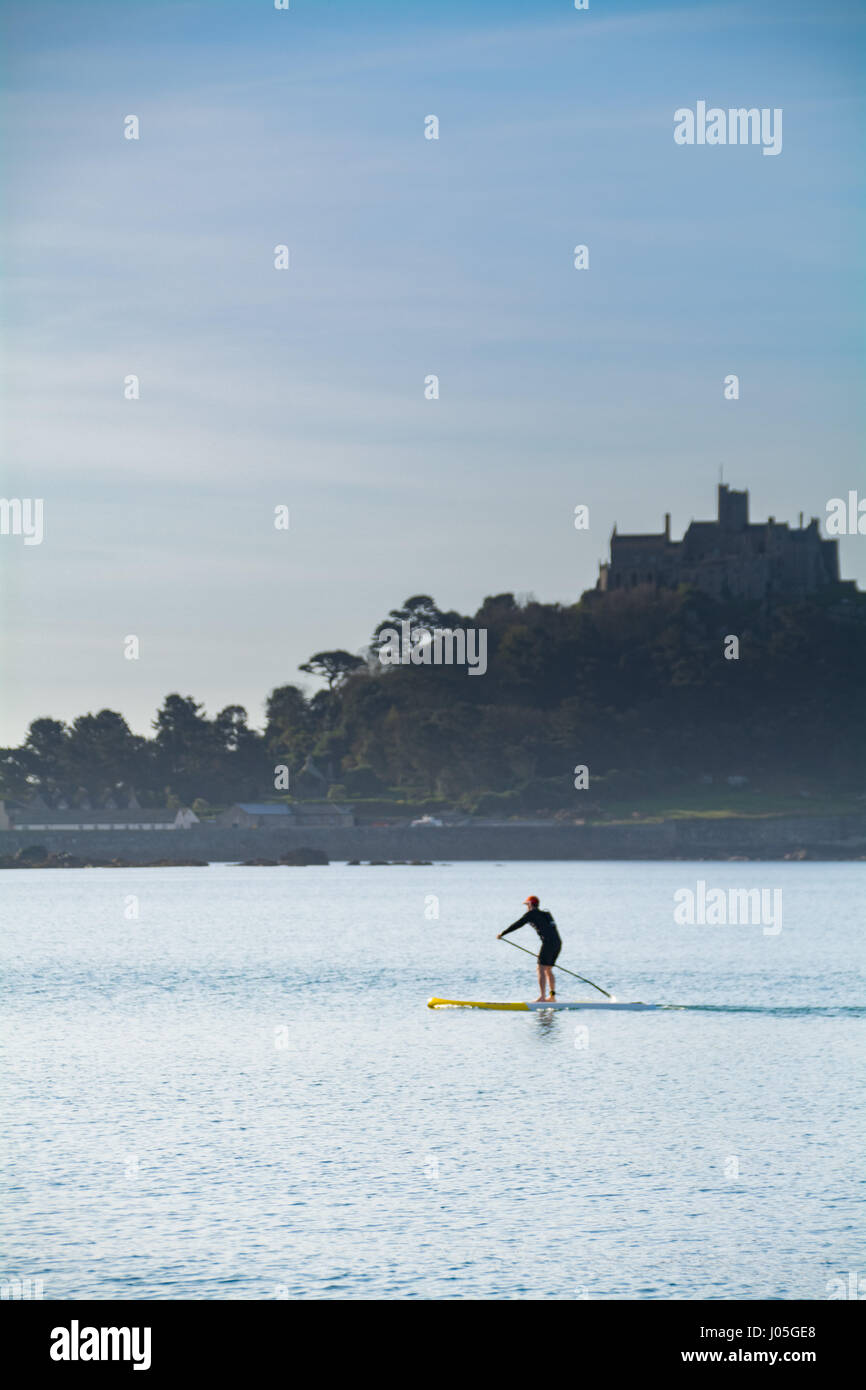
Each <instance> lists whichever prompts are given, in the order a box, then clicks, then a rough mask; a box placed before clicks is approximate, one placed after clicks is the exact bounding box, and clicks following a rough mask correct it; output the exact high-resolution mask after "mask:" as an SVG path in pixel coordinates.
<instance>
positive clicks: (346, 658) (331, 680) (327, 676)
mask: <svg viewBox="0 0 866 1390" xmlns="http://www.w3.org/2000/svg"><path fill="white" fill-rule="evenodd" d="M363 665H364V660H363V657H360V656H353V655H352V653H351V652H344V651H335V652H316V653H315V655H314V656H311V657H310V659H309V661H305V662H304V664H303V665H302V666H299V667H298V670H299V671H306V673H307V674H308V675H310V676H320V677H322V679H324V680H326V681H327V682H328V689H329V690H335V689H337V688H338V687H339V686H341V685H342V684H343V682H344V681H345V680H346V677H347V676H350V675H351V674H352V672H353V671H357V670H358V669H359V667H361V666H363Z"/></svg>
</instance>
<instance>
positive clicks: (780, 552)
mask: <svg viewBox="0 0 866 1390" xmlns="http://www.w3.org/2000/svg"><path fill="white" fill-rule="evenodd" d="M838 581H839V553H838V545H837V542H836V541H835V540H823V539H822V537H821V535H820V533H819V531H818V518H817V517H812V519H811V521H810V522H809V524H808V526H804V525H803V513H802V512H801V513H800V525H799V527H794V528H792V527H789V526H788V523H787V522H786V521H782V522H778V521H776V519H775V517H772V516H771V517H768V519H767V520H766V521H758V522H750V521H749V494H748V492H732V491H731V489H730V488H729V487H728V485H727V484H726V483H720V484H719V491H718V516H717V519H716V520H715V521H692V522H691V523H690V524H689V527H688V529H687V531H686V533H685V535H684V536H683V538H682V540H681V541H673V540H671V518H670V513H669V512H668V513H666V514H665V529H664V531H663V532H662V533H661V534H660V535H637V536H621V535H620V534H619V533H618V532H617V529H616V526H614V528H613V533H612V535H611V538H610V561H609V562H608V563H607V564H602V565H600V566H599V575H598V582H597V584H596V588H597V589H601V590H604V591H609V590H612V589H632V588H635V587H637V585H639V584H656V585H659V586H661V587H662V588H665V589H675V588H677V587H678V586H679V585H680V584H690V585H692V586H693V587H694V588H696V589H700V590H701V591H702V592H703V593H706V594H711V595H712V596H713V597H714V598H718V599H721V598H729V597H736V598H744V599H770V598H773V597H775V596H782V595H784V596H785V597H786V598H803V597H805V596H806V595H807V594H813V593H815V592H816V591H817V590H818V589H822V588H823V587H824V586H825V585H827V584H835V583H838Z"/></svg>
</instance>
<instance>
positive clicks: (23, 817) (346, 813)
mask: <svg viewBox="0 0 866 1390" xmlns="http://www.w3.org/2000/svg"><path fill="white" fill-rule="evenodd" d="M199 824H202V822H201V820H200V818H199V817H198V816H197V815H196V813H195V811H192V810H190V808H189V807H188V806H182V807H181V808H180V809H179V810H176V811H166V810H161V809H156V810H154V809H152V808H149V807H135V808H130V809H128V810H124V811H119V810H116V809H114V808H110V809H109V808H107V807H98V808H96V809H95V810H93V809H90V808H86V809H85V808H82V807H79V808H78V809H76V810H71V811H70V810H63V811H55V810H52V809H51V807H49V806H45V805H44V804H38V803H33V802H30V803H27V804H24V803H20V802H19V803H14V802H10V803H7V802H3V801H0V830H27V831H31V830H32V831H38V830H46V831H47V830H189V829H190V828H191V827H192V826H193V825H199ZM204 824H206V825H221V826H228V827H230V828H234V829H243V830H257V829H259V828H261V827H263V826H275V827H277V828H278V829H279V828H280V827H281V826H282V827H285V828H286V829H290V828H291V827H292V826H298V827H307V826H346V825H354V824H355V817H354V815H353V814H352V812H351V811H350V810H349V808H348V807H347V806H338V805H337V804H336V803H330V802H329V803H327V804H319V805H315V806H312V805H307V806H286V805H283V804H278V803H272V802H266V801H263V802H254V801H239V802H237V803H236V804H235V805H234V806H229V808H228V809H227V810H225V811H221V812H220V813H219V814H218V815H216V816H213V817H209V818H208V819H207V821H205V822H204Z"/></svg>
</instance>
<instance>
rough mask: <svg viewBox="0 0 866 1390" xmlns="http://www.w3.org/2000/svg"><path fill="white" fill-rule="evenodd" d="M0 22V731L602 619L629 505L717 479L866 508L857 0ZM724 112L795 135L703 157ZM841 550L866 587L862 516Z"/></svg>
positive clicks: (710, 503) (786, 501) (36, 17)
mask: <svg viewBox="0 0 866 1390" xmlns="http://www.w3.org/2000/svg"><path fill="white" fill-rule="evenodd" d="M3 28H4V34H3V50H4V57H3V59H2V69H3V70H2V79H3V81H2V87H3V105H2V124H3V127H4V130H5V138H4V141H3V149H4V152H3V156H2V161H3V181H4V186H5V196H4V200H3V205H2V214H0V216H2V220H0V237H2V242H3V253H4V254H3V263H4V265H5V275H4V280H3V286H2V295H3V321H4V324H5V328H4V330H3V342H2V352H3V388H2V460H3V464H2V478H0V492H2V495H3V496H5V497H7V498H42V499H43V505H44V538H43V540H42V543H41V544H40V545H25V544H24V543H23V538H22V537H21V536H13V535H3V536H0V562H2V598H0V616H2V624H3V638H2V659H3V669H4V677H3V696H2V704H0V742H2V743H5V744H16V743H18V742H19V741H20V740H21V739H22V738H23V737H24V735H25V733H26V729H27V726H28V724H29V722H30V721H31V720H33V719H35V718H37V717H41V716H46V715H50V716H53V717H55V718H60V719H67V720H71V719H72V718H74V717H75V716H76V715H77V714H82V713H86V712H88V711H96V710H98V709H101V708H106V707H107V708H110V709H115V710H118V711H119V712H121V713H122V714H124V715H125V716H126V718H127V719H128V721H129V723H130V724H131V726H132V727H133V728H134V729H135V730H136V731H137V732H140V733H148V732H149V731H150V724H151V720H152V718H153V716H154V713H155V711H156V709H157V707H158V705H159V704H160V703H161V701H162V699H163V697H164V696H165V695H166V694H167V693H168V692H170V691H178V692H179V693H181V694H184V695H194V696H195V697H196V698H197V699H199V700H202V701H203V702H204V703H205V704H206V707H207V710H208V712H209V713H210V714H211V715H213V714H215V713H216V712H217V711H218V710H219V709H220V708H222V707H223V706H225V705H227V704H242V705H244V706H245V707H246V708H247V710H248V713H249V717H250V721H251V723H253V724H255V725H257V726H259V725H260V724H261V720H262V713H263V704H264V700H265V698H266V696H267V694H268V692H269V691H270V690H271V689H272V688H274V687H275V686H277V685H283V684H286V683H298V684H300V685H302V686H303V687H304V688H306V689H308V690H310V691H312V690H314V689H315V688H316V683H315V682H312V681H310V680H309V678H306V677H304V676H302V675H300V674H299V672H298V669H297V668H298V665H299V663H301V662H303V661H305V660H307V658H308V657H309V656H310V654H311V653H313V652H315V651H319V650H322V649H329V648H334V647H344V648H347V649H348V650H350V651H356V650H358V649H360V648H361V647H362V646H363V645H364V644H365V643H366V642H367V641H368V640H369V637H370V635H371V633H372V631H373V629H374V628H375V626H376V625H377V624H378V623H379V622H380V621H381V620H382V619H383V618H384V617H385V616H386V614H387V613H388V612H389V610H390V609H392V608H393V607H395V606H398V605H400V604H401V603H402V602H403V600H404V599H405V598H407V597H408V596H409V595H412V594H417V593H426V594H431V595H433V597H434V598H435V599H436V601H437V602H438V603H439V605H440V606H441V607H442V608H444V609H456V610H458V611H460V612H465V613H472V612H474V611H475V609H476V608H477V607H478V606H479V604H480V603H481V602H482V600H483V599H484V597H485V595H488V594H495V593H500V592H503V591H511V592H513V593H515V594H518V595H526V594H533V595H535V596H536V597H537V598H539V599H541V600H544V601H559V602H564V603H571V602H574V601H576V600H577V598H578V597H579V596H580V594H581V592H582V591H584V590H585V589H587V588H589V587H591V586H592V585H593V584H594V583H595V579H596V576H597V572H598V564H599V562H600V561H602V560H603V559H605V558H606V556H607V547H608V540H609V535H610V531H611V529H612V527H613V525H614V523H616V524H617V526H618V527H619V529H620V530H621V531H660V530H661V529H662V526H663V518H664V513H665V512H668V511H669V512H670V513H671V524H672V532H673V534H674V536H675V537H677V536H679V535H681V534H682V531H683V530H684V529H685V527H686V526H687V525H688V523H689V521H690V520H691V519H692V518H697V519H712V518H713V517H714V515H715V496H716V485H717V483H718V480H719V477H720V469H723V470H724V480H725V481H726V482H727V483H729V484H730V485H731V486H733V487H737V488H742V487H747V488H748V489H749V491H750V494H751V518H752V520H760V519H764V518H765V517H767V516H768V515H773V516H775V517H776V519H777V520H779V521H784V520H787V521H790V522H792V523H796V521H797V518H798V515H799V513H800V512H804V513H805V515H806V518H807V519H808V518H809V517H811V516H817V517H819V518H821V519H822V521H823V519H824V517H825V514H826V506H827V502H828V500H829V499H830V498H831V497H835V496H844V495H846V494H847V493H848V491H849V490H851V489H857V488H858V487H859V493H860V496H863V495H864V493H866V471H864V469H863V465H862V443H863V419H862V413H858V405H857V398H858V385H860V384H861V383H862V366H863V343H862V329H861V312H862V280H861V278H860V277H861V275H862V271H861V260H862V255H861V249H860V248H861V243H862V217H861V215H860V209H859V201H858V197H857V194H858V190H859V188H860V186H861V184H860V181H859V180H860V174H861V170H862V129H863V125H862V110H860V109H858V104H857V91H858V87H860V86H862V72H861V71H859V70H858V56H857V55H858V52H860V53H862V29H863V11H862V9H861V7H859V6H858V5H856V4H854V3H849V2H848V0H846V3H838V2H837V0H826V3H822V4H821V5H814V4H811V3H808V4H806V3H800V0H793V2H788V3H777V0H749V3H742V4H740V3H721V2H720V0H700V2H699V3H689V4H678V3H658V4H654V3H642V2H641V0H633V2H632V3H615V0H590V7H589V9H588V10H582V11H577V10H575V9H574V6H573V0H533V3H526V4H517V3H513V0H501V2H500V0H484V3H481V2H480V0H460V3H452V2H451V0H440V2H439V3H436V4H430V3H420V2H419V0H399V3H398V0H392V2H391V3H381V0H380V3H364V4H357V3H353V2H352V0H330V2H329V0H324V2H323V0H291V7H290V9H289V10H287V11H283V10H276V9H275V8H274V5H273V3H272V0H224V3H219V0H190V3H184V2H183V0H171V2H170V3H163V2H162V0H140V3H136V4H117V3H115V2H114V0H111V3H105V2H104V0H100V2H99V3H74V2H70V0H44V3H41V4H40V5H38V6H32V5H30V6H28V5H25V4H20V3H19V4H14V5H11V4H6V5H4V6H3ZM858 79H859V81H858ZM700 100H706V101H707V103H708V105H709V106H719V107H722V108H725V109H727V108H729V107H741V106H745V107H751V106H755V107H758V108H773V109H775V108H781V109H782V111H783V126H782V129H783V146H782V150H781V153H780V154H778V155H777V156H775V157H773V156H770V157H767V156H764V155H763V154H762V151H761V149H760V148H759V147H753V146H736V145H730V146H715V147H711V146H706V145H705V146H698V145H693V146H681V145H677V144H676V143H675V142H674V139H673V130H674V112H675V111H676V110H677V109H679V108H684V107H691V108H694V107H695V105H696V103H697V102H698V101H700ZM129 115H136V116H137V117H138V120H139V139H138V140H129V139H126V138H125V136H124V128H125V120H126V118H127V117H128V116H129ZM431 115H435V116H436V117H437V118H438V121H439V138H438V140H431V139H426V138H425V133H424V132H425V119H426V118H427V117H428V116H431ZM578 244H581V245H586V246H588V248H589V268H588V269H587V270H575V268H574V264H573V260H574V256H573V251H574V247H575V246H576V245H578ZM278 245H286V246H288V248H289V268H288V270H277V269H275V267H274V248H275V247H276V246H278ZM729 373H735V374H737V376H738V377H739V380H740V397H739V399H738V400H736V401H731V400H726V399H725V398H724V389H723V387H724V379H725V377H726V375H728V374H729ZM130 375H136V376H137V377H138V378H139V382H140V398H139V399H138V400H128V399H125V396H124V382H125V379H126V378H127V377H128V376H130ZM430 375H436V376H437V377H438V378H439V398H438V399H434V400H430V399H427V398H426V397H425V379H426V378H428V377H429V376H430ZM578 504H583V505H586V506H588V507H589V516H590V526H589V529H588V530H585V531H578V530H576V529H575V527H574V524H573V516H574V508H575V506H577V505H578ZM278 506H285V507H288V508H289V515H290V525H289V528H288V530H277V529H276V528H275V526H274V509H275V508H276V507H278ZM840 558H841V569H842V574H843V577H845V578H849V579H857V580H858V581H859V582H860V584H861V585H862V584H863V582H864V580H866V537H863V536H856V535H855V536H846V537H843V538H842V540H841V542H840ZM129 636H136V637H137V638H138V642H139V656H138V659H137V660H127V659H126V657H125V655H124V650H125V640H126V638H128V637H129ZM127 649H128V648H127Z"/></svg>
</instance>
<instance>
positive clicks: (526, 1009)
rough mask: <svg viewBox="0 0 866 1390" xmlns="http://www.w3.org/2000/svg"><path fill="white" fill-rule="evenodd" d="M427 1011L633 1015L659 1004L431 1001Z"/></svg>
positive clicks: (472, 1000) (474, 1000) (428, 1001)
mask: <svg viewBox="0 0 866 1390" xmlns="http://www.w3.org/2000/svg"><path fill="white" fill-rule="evenodd" d="M427 1008H428V1009H507V1010H509V1011H510V1012H512V1013H536V1012H537V1011H538V1010H539V1009H607V1010H608V1011H610V1010H611V1009H630V1010H631V1011H632V1012H633V1013H636V1012H638V1011H639V1010H644V1009H658V1008H661V1005H660V1004H638V1003H634V1004H620V1003H618V1002H617V1001H615V1000H612V1001H610V1002H607V1001H605V1000H599V1001H598V1002H596V1000H594V999H578V1000H576V1001H575V1002H574V1003H567V1004H560V1002H559V1000H557V1001H556V1002H555V1003H553V1004H548V1003H547V1002H546V1001H545V1002H543V1003H536V1002H535V1001H534V1000H533V1001H532V1003H529V1002H524V1003H519V1004H493V1003H489V1004H488V1003H483V1002H482V1001H481V1000H479V999H436V998H435V997H434V998H433V999H428V1000H427Z"/></svg>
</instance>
